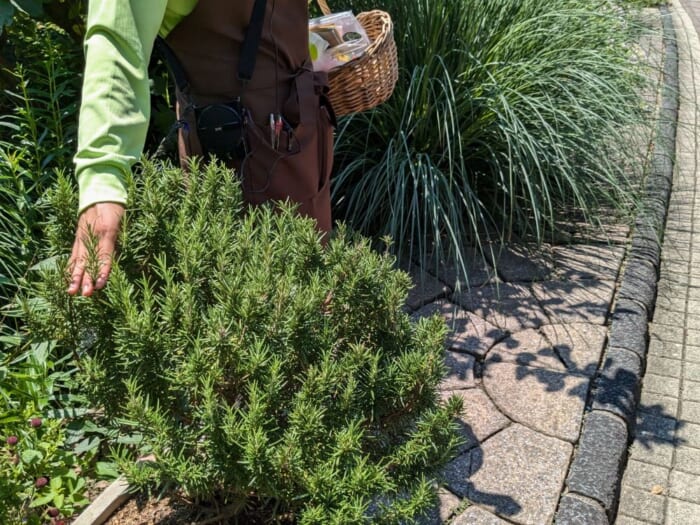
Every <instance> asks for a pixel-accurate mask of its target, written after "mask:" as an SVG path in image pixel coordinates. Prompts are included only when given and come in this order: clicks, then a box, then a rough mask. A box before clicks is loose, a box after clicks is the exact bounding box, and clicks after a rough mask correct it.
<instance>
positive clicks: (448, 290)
mask: <svg viewBox="0 0 700 525" xmlns="http://www.w3.org/2000/svg"><path fill="white" fill-rule="evenodd" d="M623 242H625V237H624V236H622V237H621V239H620V244H616V243H614V242H613V243H611V244H608V243H606V242H593V241H588V242H582V243H579V244H574V245H570V246H566V247H547V246H545V248H544V249H543V250H540V251H538V252H537V255H536V256H530V255H529V254H528V253H527V252H525V251H523V248H522V247H518V248H514V249H506V250H505V251H504V252H502V253H500V254H499V256H498V257H496V258H494V259H495V262H494V263H493V265H486V266H485V267H484V265H483V263H482V262H479V263H478V264H479V268H480V271H479V272H474V273H471V274H470V275H472V276H480V278H481V282H471V283H470V287H469V288H468V289H466V290H465V289H464V288H463V289H462V290H461V291H459V292H457V291H455V289H456V281H455V279H456V277H455V272H450V271H449V269H447V270H444V271H443V273H442V274H441V276H440V277H441V279H437V278H435V277H430V276H424V278H423V281H422V284H419V285H418V286H417V288H416V290H415V291H414V292H413V293H412V295H411V298H410V301H409V304H411V305H412V306H413V308H414V309H415V310H414V314H413V315H414V317H420V316H428V315H434V314H436V313H437V314H440V315H442V316H443V317H444V318H445V320H446V321H447V323H448V325H449V326H450V327H452V332H451V334H450V336H449V338H448V343H447V345H448V348H447V352H446V362H447V365H448V367H449V370H450V371H449V373H448V375H447V377H446V378H445V380H444V381H443V383H442V387H441V388H442V393H443V396H444V397H449V396H452V395H457V396H460V397H461V398H462V399H463V401H464V411H463V414H462V416H461V418H460V425H461V433H462V437H463V439H464V445H463V446H462V448H461V451H460V452H461V453H460V455H459V456H458V457H457V458H455V459H454V460H453V461H452V462H451V463H450V464H449V465H448V467H447V468H446V469H445V471H444V473H443V474H444V480H445V488H444V490H443V491H442V493H441V503H442V505H441V508H440V510H439V511H436V513H435V516H434V517H433V519H432V523H444V522H446V521H450V520H451V521H450V522H451V523H453V524H461V525H466V524H481V525H487V524H500V523H521V524H536V525H540V524H546V523H551V522H552V521H553V519H554V516H555V513H556V510H557V507H558V505H559V500H560V497H561V493H562V490H563V488H564V483H565V480H566V477H567V474H568V471H569V467H570V464H571V461H572V459H573V452H574V445H575V444H576V443H577V441H578V439H579V435H580V431H581V424H582V421H583V417H584V412H585V408H586V402H587V400H588V398H589V393H590V390H591V388H592V381H593V378H594V375H595V373H596V372H597V370H598V367H599V364H600V362H601V359H602V354H603V350H604V346H605V341H606V335H607V326H606V323H607V321H608V317H609V315H610V305H611V303H612V301H613V295H614V290H615V284H616V281H617V279H618V276H619V274H620V268H621V265H622V260H623V257H624V253H625V250H624V247H623V246H624V245H623V244H622V243H623ZM523 261H527V263H526V264H524V263H523ZM475 264H477V263H475ZM465 507H466V508H465Z"/></svg>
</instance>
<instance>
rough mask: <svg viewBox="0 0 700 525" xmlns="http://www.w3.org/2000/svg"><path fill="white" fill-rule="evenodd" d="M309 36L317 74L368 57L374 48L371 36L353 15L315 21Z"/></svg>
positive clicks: (335, 15) (333, 16)
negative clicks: (368, 51)
mask: <svg viewBox="0 0 700 525" xmlns="http://www.w3.org/2000/svg"><path fill="white" fill-rule="evenodd" d="M309 32H310V33H311V34H310V35H309V47H310V53H311V59H312V61H313V65H314V70H316V71H330V70H332V69H335V68H337V67H340V66H343V65H345V64H347V63H348V62H350V61H351V60H354V59H356V58H359V57H361V56H362V55H364V54H365V52H366V51H367V48H368V47H369V46H370V40H369V38H368V37H367V33H366V32H365V30H364V28H363V27H362V25H361V24H360V22H358V20H357V18H355V15H353V14H352V11H343V12H341V13H333V14H330V15H326V16H321V17H318V18H312V19H311V20H309ZM319 37H320V39H319Z"/></svg>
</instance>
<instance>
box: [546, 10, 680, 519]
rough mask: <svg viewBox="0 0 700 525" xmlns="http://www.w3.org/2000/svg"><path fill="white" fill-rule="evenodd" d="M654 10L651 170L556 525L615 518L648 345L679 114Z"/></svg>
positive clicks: (674, 67) (664, 15)
mask: <svg viewBox="0 0 700 525" xmlns="http://www.w3.org/2000/svg"><path fill="white" fill-rule="evenodd" d="M660 12H661V20H662V30H663V36H662V40H663V50H664V59H663V60H664V66H663V76H662V78H663V81H662V87H661V100H660V107H659V115H658V122H657V126H656V133H655V148H654V152H653V155H652V159H651V169H650V173H649V176H648V179H647V185H646V192H645V196H644V202H643V207H642V211H641V212H640V214H639V216H638V217H637V219H636V221H635V233H634V234H633V237H632V243H631V248H630V251H629V253H628V257H627V266H626V269H625V272H624V275H623V277H622V280H621V283H620V291H619V294H618V301H617V304H616V306H615V311H614V313H613V316H612V321H611V325H610V337H609V339H608V343H607V347H606V350H605V355H604V358H603V361H602V364H601V367H600V368H599V370H598V374H597V381H596V386H595V389H594V391H593V394H592V399H593V403H592V409H591V411H590V412H588V414H587V415H586V417H585V419H584V422H583V426H582V429H581V439H580V443H579V447H578V449H577V451H576V453H575V456H574V460H573V462H572V464H571V467H570V469H569V473H568V476H567V481H566V487H567V490H566V492H565V493H564V494H563V496H562V498H561V499H560V502H559V508H558V511H557V514H556V519H555V521H556V523H558V524H562V525H565V524H566V525H578V524H580V523H613V522H614V520H615V516H616V514H617V505H618V500H619V496H620V484H621V481H622V472H623V470H624V466H625V464H626V462H627V450H628V446H629V445H630V439H631V436H633V434H634V425H635V414H636V410H637V406H638V404H639V395H640V387H641V381H642V377H643V375H644V369H645V361H646V353H647V350H648V341H649V325H648V321H649V320H650V319H651V318H652V315H653V312H654V307H655V301H656V295H657V285H658V278H659V270H660V260H661V240H662V237H663V232H664V225H665V223H666V216H667V211H668V205H669V200H670V196H671V187H672V183H673V182H672V181H673V171H674V166H675V151H676V132H677V125H678V111H679V109H678V108H679V73H678V68H679V63H678V46H677V43H676V31H675V28H674V25H673V20H672V17H671V12H670V10H669V8H668V7H667V6H662V7H660ZM650 281H652V282H650ZM582 519H585V520H586V521H581V520H582Z"/></svg>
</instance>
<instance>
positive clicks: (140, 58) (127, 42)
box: [74, 0, 197, 211]
mask: <svg viewBox="0 0 700 525" xmlns="http://www.w3.org/2000/svg"><path fill="white" fill-rule="evenodd" d="M196 4H197V0H148V1H144V0H90V3H89V6H88V20H87V34H86V37H85V77H84V80H83V96H82V102H81V106H80V120H79V127H78V151H77V153H76V155H75V158H74V161H75V171H76V177H77V179H78V185H79V188H80V205H79V206H80V210H81V211H82V210H84V209H85V208H87V207H88V206H91V205H92V204H95V203H96V202H119V203H124V202H126V187H125V184H124V178H125V175H126V174H127V173H128V172H129V170H130V169H131V167H132V166H133V164H134V163H135V162H136V161H137V160H138V159H139V157H140V156H141V153H142V151H143V146H144V143H145V140H146V132H147V130H148V121H149V118H150V112H151V108H150V94H149V80H148V62H149V60H150V56H151V51H152V47H153V41H154V39H155V37H156V35H157V34H160V35H161V36H166V35H167V34H168V33H169V32H170V31H171V30H172V29H173V28H174V27H175V26H176V25H177V24H178V22H179V21H180V20H182V18H183V17H185V16H187V15H188V14H189V13H190V12H191V11H192V9H194V7H195V5H196Z"/></svg>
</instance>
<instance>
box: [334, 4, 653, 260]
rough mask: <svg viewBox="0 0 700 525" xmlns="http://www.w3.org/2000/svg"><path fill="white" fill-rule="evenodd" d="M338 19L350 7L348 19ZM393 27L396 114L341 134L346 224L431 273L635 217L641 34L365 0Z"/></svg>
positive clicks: (541, 15)
mask: <svg viewBox="0 0 700 525" xmlns="http://www.w3.org/2000/svg"><path fill="white" fill-rule="evenodd" d="M336 4H337V5H336ZM334 8H336V9H340V8H352V9H353V10H354V11H356V12H358V11H363V10H367V9H371V8H382V9H385V10H387V11H388V12H390V13H391V14H392V17H393V20H394V23H395V33H394V35H395V38H396V40H397V47H398V53H399V63H400V66H401V77H400V79H399V82H398V85H397V88H396V91H395V93H394V95H393V96H392V98H391V99H390V100H389V101H388V102H387V103H385V104H383V105H381V106H379V107H378V108H377V109H376V110H374V111H371V112H366V113H362V114H358V115H355V116H353V117H351V118H349V119H346V120H345V121H344V122H343V123H342V125H341V126H340V129H339V131H338V139H337V148H336V152H337V155H336V171H337V175H336V178H335V184H334V187H333V195H334V204H335V207H336V210H337V211H338V212H340V213H342V214H343V216H344V217H345V218H347V220H348V221H349V222H350V223H351V224H353V225H354V226H355V227H357V228H360V229H361V230H362V231H365V232H367V233H373V234H389V235H391V236H392V237H393V238H394V240H395V241H396V246H397V248H398V249H399V250H403V251H404V252H408V251H413V252H414V253H416V252H417V253H418V254H419V255H420V256H421V259H423V260H425V259H426V254H427V253H430V252H433V251H434V250H435V248H436V247H437V248H438V250H437V251H438V252H443V253H449V252H453V254H459V252H460V250H461V249H462V248H463V247H465V246H469V245H473V244H478V243H479V242H480V241H483V240H486V239H489V238H490V240H495V241H499V242H500V241H508V240H511V239H518V238H522V237H525V236H528V237H533V238H535V239H538V240H542V239H544V238H546V237H547V236H548V235H549V234H551V233H552V232H553V231H555V230H556V226H557V224H558V223H559V220H560V219H561V218H562V217H566V214H567V213H569V212H571V211H572V210H575V211H577V212H579V213H581V214H582V216H583V217H584V220H585V221H586V222H588V223H589V224H595V223H596V221H598V220H600V217H601V215H602V214H603V213H605V214H607V213H609V210H610V209H613V210H620V211H624V210H633V209H635V204H636V202H637V198H636V195H637V188H638V187H639V183H640V176H639V171H637V172H630V167H631V166H639V165H640V164H641V162H640V159H639V158H638V157H636V155H637V152H638V149H637V148H634V147H632V146H631V144H632V139H633V137H630V134H629V130H630V129H639V126H640V125H641V124H642V122H643V120H644V118H645V114H644V111H643V107H642V105H641V103H640V95H639V94H640V87H641V85H643V81H644V75H643V74H642V73H643V72H642V71H641V70H640V69H638V64H637V65H633V64H632V60H631V57H632V53H633V45H632V44H633V42H634V41H635V40H636V38H637V36H638V31H639V26H638V25H637V24H635V23H633V21H632V18H631V15H630V14H629V13H628V12H626V11H623V10H620V9H618V8H616V7H615V5H614V4H612V3H610V2H607V1H591V0H446V1H444V2H440V3H435V2H431V1H429V0H415V1H410V2H405V1H403V0H383V1H381V2H369V1H366V0H353V1H347V2H336V3H335V4H334Z"/></svg>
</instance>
